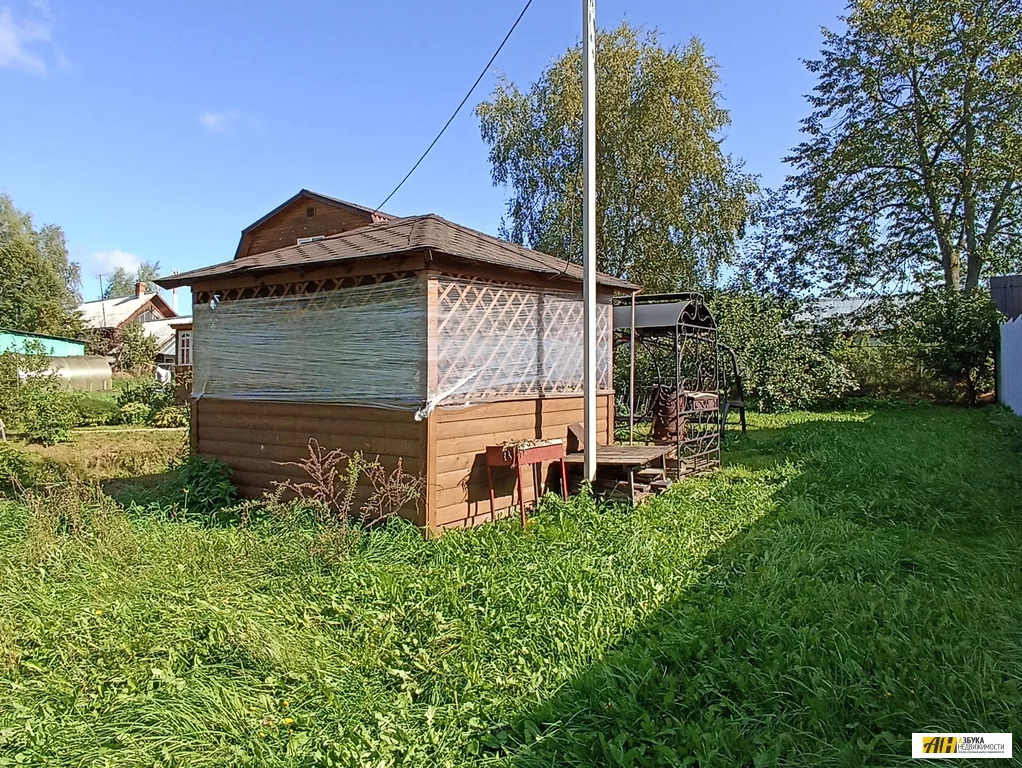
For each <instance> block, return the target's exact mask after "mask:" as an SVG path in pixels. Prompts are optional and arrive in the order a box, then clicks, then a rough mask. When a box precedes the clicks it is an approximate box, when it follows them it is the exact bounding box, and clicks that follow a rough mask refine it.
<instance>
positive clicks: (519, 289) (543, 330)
mask: <svg viewBox="0 0 1022 768" xmlns="http://www.w3.org/2000/svg"><path fill="white" fill-rule="evenodd" d="M438 299H439V301H438V320H437V344H436V349H437V356H438V363H439V365H438V371H439V383H438V386H437V390H438V392H441V393H446V392H452V394H451V395H450V396H448V397H447V398H445V399H444V402H445V403H447V404H450V403H452V402H459V401H462V400H465V399H479V398H485V397H509V396H523V397H535V396H538V395H551V394H572V393H580V392H581V391H582V295H581V292H579V293H570V292H567V291H559V290H553V289H540V288H532V287H526V286H521V285H515V284H513V283H504V282H494V281H487V280H481V279H467V278H449V277H441V278H440V280H439V295H438ZM597 317H598V325H597V337H598V353H597V354H598V366H597V381H598V383H599V386H600V387H601V388H602V389H610V387H611V380H610V356H609V351H610V334H611V305H610V302H609V300H606V301H604V302H601V304H600V306H599V307H598V309H597Z"/></svg>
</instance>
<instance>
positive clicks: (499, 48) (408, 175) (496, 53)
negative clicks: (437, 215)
mask: <svg viewBox="0 0 1022 768" xmlns="http://www.w3.org/2000/svg"><path fill="white" fill-rule="evenodd" d="M530 5H532V0H527V2H526V3H525V6H524V7H523V8H522V12H521V13H519V14H518V18H517V19H515V23H514V24H512V25H511V29H509V30H508V31H507V34H506V35H504V39H503V40H501V41H500V45H498V46H497V50H495V51H494V52H493V55H492V56H491V57H490V60H489V61H488V62H486V66H485V67H483V71H482V72H480V73H479V77H477V78H476V81H475V82H474V83H472V87H471V88H469V89H468V93H466V94H465V98H463V99H462V100H461V103H460V104H458V106H457V108H456V109H455V110H454V112H453V113H452V114H451V116H450V117H449V118H447V122H446V123H444V127H443V128H441V129H440V133H438V134H437V135H436V138H435V139H433V141H431V142H430V143H429V146H428V147H426V151H425V152H423V153H422V156H421V157H420V158H419V159H418V160H416V161H415V165H413V166H412V169H411V170H410V171H408V173H406V174H405V177H404V178H403V179H401V182H400V183H399V184H398V185H397V186H396V187H394V190H393V191H392V192H391V193H390V194H389V195H387V197H386V199H385V200H384V201H383V202H382V203H380V204H379V205H378V206H376V208H375V210H373V213H377V212H378V211H379V210H380V209H381V208H382V207H383V206H385V205H386V204H387V203H388V202H390V198H392V197H393V196H394V195H396V194H397V192H398V190H399V189H401V187H403V186H404V184H405V182H406V181H408V179H409V178H411V175H412V174H413V173H415V169H416V168H418V167H419V165H421V164H422V161H423V160H425V159H426V155H428V154H429V153H430V151H431V150H432V149H433V147H435V146H436V143H437V142H438V141H440V137H441V136H443V135H444V132H445V131H446V130H447V129H448V127H450V125H451V123H453V122H454V118H456V117H457V116H458V113H459V112H461V108H462V107H464V106H465V102H467V101H468V100H469V98H470V97H471V96H472V92H473V91H475V89H476V86H478V85H479V83H480V81H482V79H483V77H485V76H486V73H487V72H489V71H490V67H491V66H493V62H494V61H496V60H497V56H499V55H500V52H501V51H502V50H503V49H504V45H505V44H506V43H507V41H508V40H509V39H511V35H512V34H513V33H514V31H515V29H516V28H517V27H518V23H519V22H520V21H521V20H522V18H523V17H524V16H525V12H526V11H527V10H529V6H530Z"/></svg>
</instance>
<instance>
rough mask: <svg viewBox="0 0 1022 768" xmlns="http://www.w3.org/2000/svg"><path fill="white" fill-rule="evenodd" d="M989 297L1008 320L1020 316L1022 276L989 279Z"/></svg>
mask: <svg viewBox="0 0 1022 768" xmlns="http://www.w3.org/2000/svg"><path fill="white" fill-rule="evenodd" d="M990 295H991V296H992V297H993V299H994V304H996V305H997V308H998V309H999V310H1001V312H1003V313H1004V314H1005V315H1007V316H1008V317H1009V318H1012V319H1014V318H1016V317H1018V316H1020V315H1022V275H999V276H997V277H991V278H990Z"/></svg>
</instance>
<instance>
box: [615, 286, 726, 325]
mask: <svg viewBox="0 0 1022 768" xmlns="http://www.w3.org/2000/svg"><path fill="white" fill-rule="evenodd" d="M657 298H658V297H656V296H655V295H651V296H643V297H641V299H642V300H641V301H639V300H637V301H636V302H635V330H636V331H647V332H655V331H670V332H673V331H674V329H675V327H677V326H679V325H680V326H682V327H684V326H686V325H687V326H690V327H691V326H695V327H697V328H716V327H717V322H716V321H715V320H714V319H713V314H712V313H711V312H710V310H709V308H708V307H707V306H706V304H704V303H703V302H702V301H701V300H699V299H696V298H682V299H677V300H674V301H668V300H666V299H668V298H673V297H671V296H664V299H665V300H663V301H656V299H657ZM631 327H632V307H631V305H630V304H624V303H617V304H615V305H614V330H615V331H620V330H628V329H630V328H631Z"/></svg>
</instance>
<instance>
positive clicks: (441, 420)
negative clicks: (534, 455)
mask: <svg viewBox="0 0 1022 768" xmlns="http://www.w3.org/2000/svg"><path fill="white" fill-rule="evenodd" d="M612 408H613V395H612V394H601V395H600V396H599V402H598V404H597V427H598V429H599V434H598V436H597V441H598V442H599V443H601V444H606V443H612V442H613V418H612V413H613V412H612V410H611V409H612ZM435 415H436V418H437V424H436V426H435V428H434V429H435V433H436V439H435V443H431V445H430V447H431V448H432V450H433V451H435V454H436V458H435V462H434V463H435V466H436V479H435V484H436V488H437V491H436V509H435V512H434V514H433V520H434V526H435V527H436V528H437V529H438V530H443V529H445V528H459V527H464V526H470V525H476V524H478V523H482V522H486V521H489V520H490V519H491V517H490V502H489V484H488V482H487V478H486V455H485V453H486V446H487V445H497V444H500V443H502V442H504V441H507V440H530V439H537V438H546V439H550V438H561V439H564V438H566V437H567V432H568V425H569V424H572V423H575V422H582V420H583V412H582V398H581V397H556V398H537V399H524V400H503V401H496V402H490V403H481V404H478V405H473V406H470V407H468V408H464V409H444V408H440V409H438V410H437V411H436V414H435ZM543 476H544V478H545V479H547V480H549V479H550V478H551V477H553V475H552V474H551V470H550V467H549V466H544V468H543ZM514 482H515V474H514V472H512V471H509V470H506V469H505V470H499V469H498V470H494V485H495V488H496V504H495V509H496V513H497V516H498V517H500V516H503V515H506V514H508V513H509V512H510V510H511V508H512V505H514V504H517V493H516V492H515V491H514ZM524 492H525V502H526V504H530V503H532V501H534V495H533V491H532V483H531V480H530V479H529V478H526V481H525V489H524ZM513 493H514V495H515V498H514V499H513V498H512V494H513Z"/></svg>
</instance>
